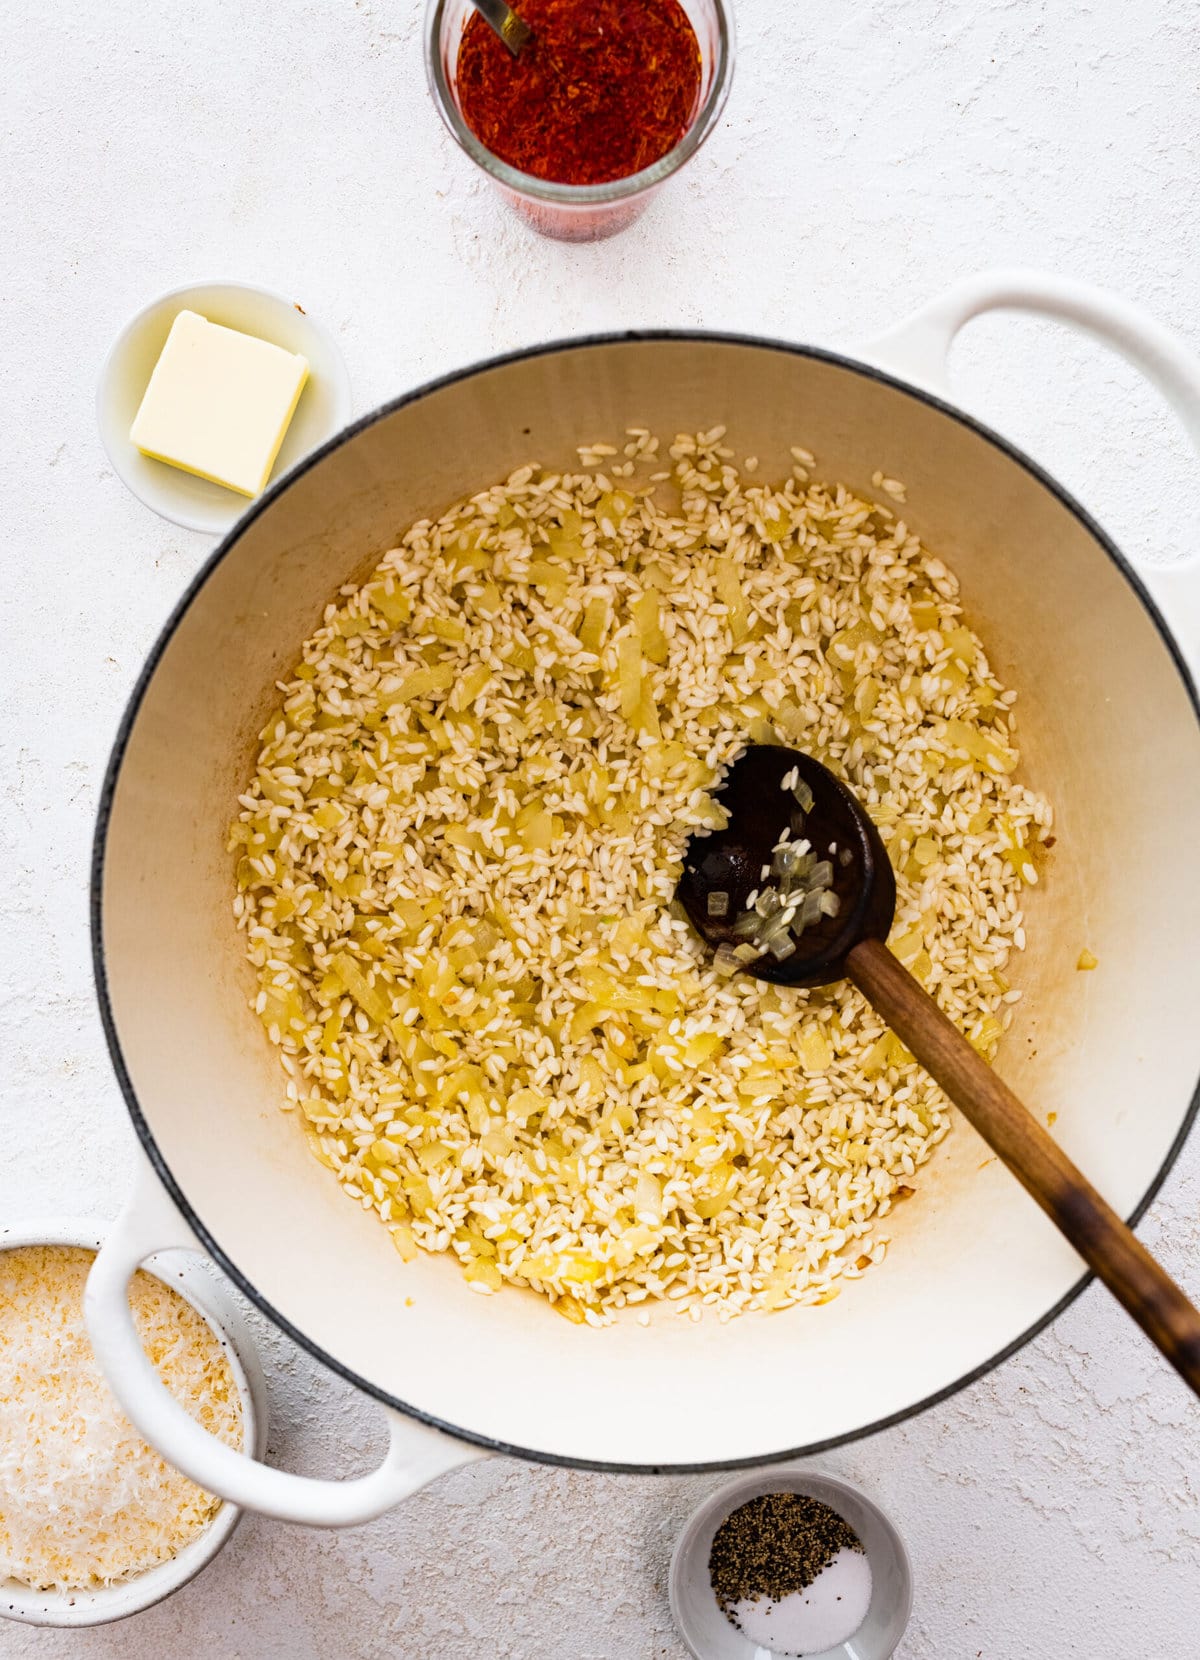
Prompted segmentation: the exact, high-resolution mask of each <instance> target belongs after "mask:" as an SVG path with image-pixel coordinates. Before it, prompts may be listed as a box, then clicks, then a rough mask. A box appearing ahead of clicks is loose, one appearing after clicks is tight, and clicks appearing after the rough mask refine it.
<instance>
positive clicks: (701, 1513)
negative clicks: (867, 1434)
mask: <svg viewBox="0 0 1200 1660" xmlns="http://www.w3.org/2000/svg"><path fill="white" fill-rule="evenodd" d="M764 1493H803V1494H805V1495H806V1496H807V1497H808V1498H812V1499H818V1500H819V1501H820V1502H821V1503H822V1504H827V1505H828V1506H829V1508H830V1509H831V1510H836V1511H837V1513H838V1515H839V1516H841V1517H843V1518H844V1519H845V1520H846V1521H847V1522H849V1524H850V1526H851V1527H852V1528H853V1529H854V1531H855V1533H857V1534H858V1537H859V1538H860V1539H861V1540H862V1542H863V1547H864V1549H865V1550H866V1553H867V1559H868V1561H869V1562H870V1564H871V1604H870V1607H869V1608H868V1609H867V1616H866V1619H865V1620H864V1621H863V1623H862V1624H861V1625H860V1626H859V1628H858V1630H857V1631H856V1632H855V1633H854V1635H853V1636H852V1637H848V1638H847V1639H846V1641H845V1642H844V1643H838V1644H837V1645H836V1647H834V1648H830V1649H825V1650H824V1651H823V1652H822V1653H821V1654H814V1655H811V1656H810V1657H809V1660H890V1656H891V1655H893V1654H894V1653H895V1651H896V1648H897V1645H898V1644H899V1642H900V1639H901V1637H903V1635H904V1628H905V1626H907V1624H908V1617H909V1615H910V1614H911V1612H912V1569H911V1568H910V1567H909V1562H908V1552H907V1551H906V1550H905V1549H904V1542H903V1540H902V1539H901V1538H900V1535H899V1534H898V1533H897V1532H896V1529H895V1528H894V1527H893V1526H892V1524H891V1522H890V1521H889V1520H888V1518H887V1517H886V1516H885V1515H884V1513H883V1511H882V1510H880V1508H879V1506H878V1505H877V1504H875V1503H874V1501H873V1500H871V1499H869V1498H868V1497H867V1495H866V1494H865V1493H863V1492H861V1491H860V1490H859V1489H858V1488H857V1487H850V1486H848V1485H847V1484H846V1482H844V1481H837V1480H835V1479H834V1477H833V1476H827V1475H822V1474H821V1473H820V1471H818V1470H805V1469H799V1468H796V1467H795V1466H785V1467H784V1468H782V1469H775V1470H751V1471H748V1472H747V1473H746V1474H745V1475H742V1476H739V1477H738V1478H737V1479H736V1481H731V1482H730V1483H729V1484H728V1485H727V1486H725V1487H721V1488H718V1490H717V1491H716V1492H715V1493H711V1494H710V1495H709V1497H708V1498H707V1499H705V1501H704V1503H703V1504H702V1505H701V1506H700V1508H699V1509H698V1510H697V1511H695V1512H694V1514H693V1515H692V1516H691V1517H690V1518H689V1519H688V1521H687V1523H686V1524H685V1526H684V1529H683V1532H682V1533H681V1534H680V1535H679V1540H678V1542H677V1544H676V1546H675V1552H674V1555H673V1556H672V1557H671V1574H670V1598H671V1613H672V1615H673V1616H674V1619H675V1625H676V1627H677V1629H678V1631H679V1635H680V1636H681V1637H682V1638H683V1640H684V1642H685V1643H686V1644H687V1648H688V1652H689V1653H690V1654H692V1655H694V1656H695V1660H769V1656H768V1653H767V1650H765V1649H762V1648H759V1647H758V1645H757V1644H756V1643H752V1642H751V1641H750V1640H749V1638H747V1637H745V1636H743V1635H742V1633H741V1632H740V1631H738V1630H737V1628H736V1627H735V1626H733V1625H731V1624H730V1622H729V1621H728V1620H727V1619H726V1617H725V1615H724V1614H723V1613H722V1612H721V1607H720V1604H719V1603H718V1602H717V1599H716V1597H715V1596H714V1595H713V1588H712V1582H711V1580H710V1579H709V1573H708V1558H709V1554H710V1552H711V1551H712V1542H713V1535H714V1534H715V1533H716V1531H717V1529H718V1528H719V1527H720V1525H721V1523H722V1522H723V1521H724V1520H725V1518H726V1517H727V1516H729V1515H731V1514H732V1512H733V1511H735V1510H737V1509H738V1508H739V1506H741V1505H743V1504H746V1503H748V1502H749V1500H751V1499H757V1498H760V1497H761V1496H762V1495H763V1494H764Z"/></svg>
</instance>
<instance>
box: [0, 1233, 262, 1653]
mask: <svg viewBox="0 0 1200 1660" xmlns="http://www.w3.org/2000/svg"><path fill="white" fill-rule="evenodd" d="M104 1230H105V1224H104V1223H103V1222H98V1221H95V1220H92V1219H88V1218H68V1219H65V1220H58V1221H53V1222H47V1221H42V1222H37V1221H33V1222H27V1223H19V1224H16V1225H14V1226H12V1227H4V1228H0V1251H9V1250H14V1249H16V1248H17V1247H18V1246H21V1245H82V1246H84V1247H85V1248H86V1249H88V1250H91V1251H98V1250H99V1249H100V1246H101V1245H102V1244H103V1243H104ZM142 1266H143V1267H144V1268H145V1270H146V1272H147V1273H149V1274H154V1275H155V1276H156V1277H157V1278H158V1279H160V1280H162V1281H163V1282H164V1283H165V1284H167V1285H169V1286H172V1287H173V1288H174V1289H175V1290H176V1291H178V1292H179V1294H180V1295H181V1296H182V1297H185V1298H186V1299H187V1301H188V1302H189V1303H191V1305H192V1307H193V1308H194V1309H196V1310H197V1311H198V1312H199V1313H200V1314H202V1315H203V1316H204V1319H205V1320H206V1321H207V1322H208V1324H209V1325H210V1326H211V1327H212V1329H213V1331H214V1332H215V1333H216V1335H217V1336H218V1337H219V1338H220V1340H221V1347H222V1348H223V1349H224V1350H225V1353H226V1356H227V1357H228V1360H229V1366H230V1369H231V1371H232V1372H233V1377H234V1381H235V1382H236V1384H237V1387H238V1394H239V1395H240V1397H241V1403H242V1422H243V1424H244V1425H245V1445H246V1448H247V1450H249V1449H253V1451H254V1456H255V1457H256V1458H261V1456H262V1454H263V1453H264V1452H265V1450H266V1441H267V1399H266V1385H265V1383H264V1382H263V1375H262V1369H261V1368H260V1366H259V1364H258V1356H257V1354H256V1353H255V1350H254V1345H253V1342H252V1341H251V1338H250V1333H249V1331H248V1329H247V1327H246V1324H245V1321H244V1320H243V1319H242V1315H241V1312H240V1310H239V1309H238V1308H237V1306H236V1304H235V1303H234V1302H233V1299H232V1298H231V1297H230V1296H229V1294H228V1292H226V1291H225V1289H224V1288H223V1287H222V1286H221V1284H220V1283H219V1282H218V1281H217V1279H216V1278H215V1277H214V1275H213V1273H212V1271H211V1270H210V1269H209V1268H208V1267H207V1266H206V1264H205V1262H204V1259H203V1258H202V1257H199V1256H196V1255H195V1254H193V1253H192V1252H190V1251H160V1252H158V1253H157V1254H156V1255H155V1256H152V1257H149V1258H148V1259H147V1260H146V1262H144V1263H143V1264H142ZM241 1515H242V1513H241V1511H240V1510H239V1509H238V1508H237V1506H236V1505H232V1504H222V1506H221V1508H220V1509H219V1510H218V1511H217V1513H216V1515H215V1516H214V1517H213V1519H212V1521H211V1522H210V1523H209V1525H208V1526H207V1527H206V1528H205V1530H204V1532H203V1533H202V1534H200V1536H199V1537H198V1538H196V1539H193V1540H192V1542H191V1544H189V1545H185V1546H184V1548H183V1549H182V1550H181V1551H180V1552H179V1553H178V1554H177V1555H175V1556H173V1557H172V1558H171V1559H170V1561H169V1562H160V1563H159V1564H158V1566H157V1567H155V1568H149V1569H147V1571H146V1572H145V1573H143V1574H138V1575H136V1577H134V1578H132V1579H124V1580H120V1581H119V1582H118V1583H117V1584H115V1585H105V1586H101V1587H99V1588H98V1589H96V1590H94V1591H86V1590H85V1591H36V1590H34V1589H32V1587H30V1586H28V1585H22V1584H21V1583H20V1581H18V1580H15V1579H7V1578H3V1579H0V1618H5V1619H10V1620H20V1621H22V1622H24V1623H25V1624H26V1625H50V1626H83V1625H105V1624H107V1623H108V1622H109V1621H110V1620H123V1619H125V1618H126V1616H127V1615H129V1614H140V1613H141V1611H142V1610H143V1609H144V1608H149V1607H151V1606H152V1605H153V1604H154V1603H156V1602H162V1601H163V1600H164V1599H165V1598H166V1597H169V1596H170V1595H171V1593H172V1592H173V1591H178V1590H179V1588H180V1587H181V1586H183V1585H186V1584H187V1583H188V1581H189V1580H190V1579H194V1578H195V1577H196V1575H197V1574H198V1573H199V1572H200V1570H201V1569H202V1568H206V1567H207V1566H208V1564H209V1563H210V1562H211V1561H212V1559H213V1557H214V1556H216V1555H217V1553H218V1551H220V1550H221V1549H222V1547H223V1546H224V1545H226V1544H227V1543H228V1541H229V1538H230V1535H231V1534H232V1533H233V1530H234V1528H235V1527H236V1526H237V1524H238V1522H239V1521H240V1520H241Z"/></svg>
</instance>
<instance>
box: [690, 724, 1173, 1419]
mask: <svg viewBox="0 0 1200 1660" xmlns="http://www.w3.org/2000/svg"><path fill="white" fill-rule="evenodd" d="M793 768H794V769H796V771H797V772H798V774H799V776H800V778H802V779H803V781H804V782H805V783H806V784H807V785H808V788H809V789H810V790H811V791H812V794H813V802H812V806H811V808H810V809H809V810H808V812H807V813H806V814H804V825H803V834H804V836H805V837H806V839H807V840H808V841H809V842H810V843H811V844H812V846H813V848H814V849H815V850H816V851H817V853H818V854H819V856H821V857H824V856H825V855H826V852H827V850H828V849H829V848H830V846H833V847H834V848H835V850H836V851H835V853H834V856H833V860H832V862H833V870H834V877H833V891H834V892H835V893H836V894H837V897H838V900H839V909H838V912H837V915H836V916H823V917H821V918H820V920H819V921H818V922H816V923H814V924H812V925H811V926H810V927H808V928H805V929H804V931H803V932H802V933H801V934H800V936H799V938H798V940H797V941H796V950H795V951H794V953H793V954H792V955H791V956H789V957H787V958H785V959H784V960H783V961H782V962H778V961H775V960H774V959H773V958H772V957H771V956H769V955H767V954H765V953H764V954H763V955H762V956H760V957H757V958H756V959H755V960H754V961H753V962H748V963H746V964H745V966H744V967H743V968H742V969H741V970H740V972H742V973H746V974H752V975H754V976H755V977H756V978H757V979H762V980H770V981H772V982H773V983H774V984H776V985H790V986H807V987H812V986H822V985H829V984H830V983H831V982H833V981H836V980H842V979H848V980H850V981H852V982H853V984H854V985H856V986H857V987H858V989H859V991H861V992H862V994H863V996H864V997H866V998H867V1000H868V1001H869V1002H870V1003H871V1004H872V1005H873V1006H874V1007H875V1008H876V1009H878V1011H879V1013H880V1014H881V1015H883V1017H884V1019H885V1020H886V1021H887V1022H888V1024H889V1026H891V1027H892V1029H893V1030H894V1031H895V1032H896V1033H897V1034H898V1035H899V1037H900V1038H901V1039H902V1040H903V1042H904V1043H905V1044H906V1045H907V1046H908V1048H909V1049H910V1050H911V1052H912V1053H913V1054H914V1055H915V1056H916V1058H917V1059H918V1060H919V1061H920V1062H921V1064H922V1066H924V1068H925V1070H926V1071H927V1072H928V1073H929V1074H930V1076H931V1077H933V1078H934V1079H936V1081H937V1082H938V1083H939V1084H940V1085H941V1086H942V1088H943V1089H944V1090H945V1091H946V1094H947V1095H948V1096H949V1097H950V1099H951V1100H952V1101H953V1102H954V1103H955V1105H956V1106H957V1107H958V1108H959V1109H960V1110H961V1112H962V1113H963V1115H964V1116H965V1117H966V1118H967V1119H968V1120H969V1121H970V1123H971V1124H973V1125H974V1127H975V1129H976V1130H977V1131H978V1132H979V1134H980V1135H981V1136H982V1137H983V1139H984V1140H985V1141H986V1142H987V1143H988V1145H989V1146H990V1147H991V1148H992V1150H993V1151H994V1152H995V1153H997V1154H998V1155H999V1156H1000V1158H1001V1159H1003V1161H1004V1163H1005V1164H1006V1165H1007V1166H1008V1168H1009V1169H1010V1170H1011V1171H1012V1173H1013V1174H1014V1175H1015V1176H1016V1177H1017V1179H1018V1181H1020V1182H1021V1183H1022V1185H1023V1186H1024V1187H1025V1189H1026V1191H1027V1192H1029V1193H1030V1194H1031V1195H1032V1196H1033V1198H1034V1199H1036V1200H1037V1202H1038V1204H1039V1205H1040V1206H1041V1207H1042V1209H1043V1210H1044V1211H1045V1212H1046V1214H1047V1216H1049V1217H1050V1219H1051V1221H1052V1222H1053V1223H1054V1224H1055V1226H1056V1227H1058V1228H1059V1229H1060V1231H1061V1232H1062V1233H1063V1234H1064V1235H1065V1236H1066V1238H1067V1239H1069V1240H1070V1242H1071V1244H1072V1245H1073V1246H1074V1247H1075V1249H1076V1250H1077V1251H1078V1252H1079V1254H1080V1256H1081V1257H1082V1258H1083V1259H1084V1261H1085V1262H1086V1263H1087V1265H1088V1267H1089V1268H1091V1269H1092V1271H1093V1272H1094V1273H1095V1274H1096V1275H1097V1277H1098V1278H1099V1279H1101V1280H1103V1281H1104V1283H1105V1285H1107V1286H1108V1288H1109V1290H1110V1291H1111V1292H1112V1293H1113V1294H1114V1296H1115V1297H1116V1298H1117V1299H1118V1301H1119V1302H1120V1303H1121V1304H1122V1305H1123V1307H1124V1308H1125V1309H1126V1310H1127V1312H1128V1313H1129V1314H1130V1315H1131V1316H1132V1317H1133V1319H1134V1320H1135V1321H1136V1322H1137V1323H1138V1325H1139V1326H1141V1328H1142V1330H1143V1331H1144V1332H1145V1333H1146V1335H1147V1337H1149V1339H1150V1341H1151V1342H1152V1343H1153V1344H1154V1345H1155V1346H1156V1347H1157V1348H1158V1349H1159V1350H1160V1351H1161V1353H1162V1354H1163V1355H1165V1356H1166V1358H1167V1360H1169V1361H1170V1363H1171V1364H1172V1366H1174V1367H1175V1369H1176V1371H1177V1372H1178V1373H1179V1374H1180V1376H1181V1377H1182V1378H1183V1379H1184V1380H1185V1382H1186V1383H1187V1384H1188V1385H1189V1386H1190V1387H1191V1389H1192V1390H1193V1391H1194V1392H1195V1393H1196V1394H1198V1395H1200V1313H1198V1312H1197V1310H1196V1309H1195V1307H1194V1306H1193V1305H1192V1303H1191V1302H1189V1300H1188V1298H1187V1297H1186V1296H1185V1295H1184V1293H1183V1292H1182V1291H1181V1290H1180V1288H1179V1286H1177V1285H1176V1284H1175V1282H1174V1281H1173V1280H1172V1279H1171V1278H1170V1276H1169V1275H1168V1274H1167V1273H1166V1271H1165V1270H1164V1269H1163V1268H1162V1267H1161V1265H1160V1264H1159V1263H1157V1262H1156V1261H1155V1260H1154V1258H1153V1257H1152V1256H1151V1255H1150V1253H1149V1252H1148V1251H1147V1250H1146V1249H1145V1247H1144V1246H1143V1245H1142V1244H1141V1243H1140V1242H1139V1241H1138V1240H1137V1238H1136V1237H1135V1236H1134V1234H1133V1233H1132V1232H1131V1230H1130V1229H1129V1228H1128V1227H1126V1225H1125V1223H1124V1222H1123V1221H1122V1220H1121V1218H1120V1217H1119V1216H1118V1215H1117V1213H1116V1211H1114V1210H1113V1208H1112V1206H1111V1205H1110V1204H1109V1203H1108V1202H1107V1200H1105V1199H1104V1198H1102V1197H1101V1195H1100V1194H1099V1193H1098V1192H1097V1191H1096V1189H1095V1188H1094V1187H1093V1186H1092V1184H1091V1183H1090V1182H1089V1181H1088V1179H1087V1177H1086V1176H1085V1175H1084V1174H1083V1172H1082V1171H1081V1170H1079V1169H1077V1167H1076V1166H1075V1165H1074V1164H1073V1163H1072V1162H1071V1160H1070V1159H1069V1158H1068V1157H1067V1155H1066V1154H1065V1153H1064V1152H1063V1150H1062V1148H1061V1147H1060V1146H1059V1145H1058V1143H1057V1142H1056V1141H1055V1140H1054V1138H1053V1136H1051V1135H1050V1133H1049V1132H1048V1131H1047V1130H1046V1129H1044V1128H1043V1126H1042V1124H1041V1122H1040V1121H1039V1120H1038V1119H1036V1118H1035V1117H1034V1116H1033V1114H1032V1113H1031V1112H1029V1110H1028V1109H1027V1108H1026V1107H1025V1106H1024V1105H1023V1104H1022V1103H1021V1101H1019V1100H1018V1099H1017V1097H1016V1096H1015V1095H1014V1094H1013V1092H1012V1090H1011V1089H1009V1087H1008V1085H1007V1084H1005V1083H1004V1082H1003V1081H1002V1079H1000V1078H999V1077H997V1075H996V1073H995V1072H993V1071H992V1069H991V1067H990V1066H989V1065H988V1064H987V1062H986V1061H984V1060H983V1059H982V1058H981V1057H980V1056H979V1055H977V1054H976V1052H975V1050H974V1049H972V1047H971V1045H970V1044H969V1043H968V1042H967V1040H966V1038H965V1037H964V1036H963V1035H962V1033H961V1032H960V1031H959V1030H958V1028H957V1027H956V1026H954V1025H953V1024H952V1022H951V1021H949V1020H948V1019H947V1018H946V1016H945V1015H944V1014H943V1013H942V1011H941V1010H940V1009H939V1008H938V1006H937V1004H936V1003H935V1002H934V1000H933V998H932V997H931V996H930V995H929V993H928V992H927V991H926V990H925V988H924V986H922V985H921V983H920V981H919V980H916V979H914V978H913V976H912V975H911V974H910V973H909V972H908V970H907V969H906V968H905V967H904V966H903V964H902V963H900V962H899V960H898V959H897V958H896V957H894V956H893V955H892V953H891V952H890V951H889V950H888V948H887V944H886V940H887V936H888V933H889V931H890V929H891V926H892V921H893V918H894V915H895V909H896V883H895V879H894V877H893V875H892V868H891V865H890V864H889V862H888V857H887V852H886V850H885V848H884V846H883V843H882V841H881V840H880V838H879V832H878V831H877V830H876V828H875V826H874V824H872V822H871V819H870V817H869V815H868V814H867V812H866V811H865V809H864V808H863V807H862V805H861V803H860V802H859V801H858V798H857V797H856V796H855V795H854V793H853V791H852V790H850V789H849V788H848V786H847V785H846V784H844V783H843V782H842V781H841V780H840V779H838V778H836V777H835V776H834V775H833V773H831V772H830V771H829V769H828V768H827V767H824V766H822V764H821V763H820V762H819V761H816V760H814V759H813V757H812V756H811V755H805V754H803V753H802V752H801V751H800V750H796V749H788V748H786V747H784V746H783V745H778V744H755V745H751V746H750V747H749V748H748V749H747V750H746V752H745V754H743V755H742V756H740V757H739V759H738V760H736V761H735V762H734V763H733V765H732V766H731V767H730V768H729V771H728V772H727V774H726V776H725V780H724V782H723V784H722V786H721V788H720V790H719V791H718V792H717V796H716V798H717V800H718V801H719V802H720V803H721V804H722V806H724V807H725V808H726V809H727V811H728V814H729V822H728V824H727V826H726V828H725V829H724V830H719V831H714V832H712V833H709V834H704V835H696V836H693V837H692V839H691V841H690V842H689V844H688V847H687V850H686V853H685V855H684V864H683V874H682V876H681V878H680V881H679V888H678V898H679V900H680V901H681V903H682V905H683V907H684V909H685V911H686V912H687V914H688V917H689V918H690V920H691V923H692V926H693V927H694V928H695V929H696V931H697V933H699V934H700V935H701V937H702V938H703V939H705V940H706V941H707V942H708V944H710V945H711V946H713V947H714V948H719V947H720V946H722V945H727V944H729V943H731V942H733V941H735V940H737V939H738V938H739V936H738V935H737V934H736V933H735V931H734V924H735V923H736V921H737V917H738V915H739V914H740V913H744V912H745V911H746V909H747V905H746V901H747V899H748V898H749V897H750V895H751V894H752V893H753V892H754V891H755V889H761V887H762V886H763V880H762V871H763V867H764V866H766V865H769V864H770V863H771V859H772V856H773V851H774V849H775V846H776V844H777V843H778V841H779V839H780V836H781V834H782V832H783V831H785V830H787V831H789V832H793V833H794V831H795V829H796V828H797V818H796V814H797V812H798V807H797V803H796V801H795V797H794V796H793V795H792V793H791V791H790V790H785V789H784V788H783V787H782V785H783V780H784V779H785V778H787V776H788V774H789V773H790V772H791V771H792V769H793ZM843 849H849V858H848V859H846V860H843V859H840V858H838V856H837V855H838V854H839V853H841V852H842V850H843ZM713 892H716V893H724V894H727V895H728V896H729V900H728V910H727V912H726V913H725V914H724V915H723V916H719V917H712V916H710V915H709V914H708V895H709V894H710V893H713Z"/></svg>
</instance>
